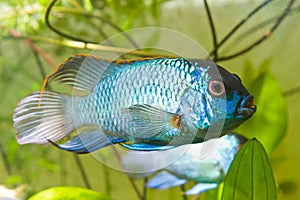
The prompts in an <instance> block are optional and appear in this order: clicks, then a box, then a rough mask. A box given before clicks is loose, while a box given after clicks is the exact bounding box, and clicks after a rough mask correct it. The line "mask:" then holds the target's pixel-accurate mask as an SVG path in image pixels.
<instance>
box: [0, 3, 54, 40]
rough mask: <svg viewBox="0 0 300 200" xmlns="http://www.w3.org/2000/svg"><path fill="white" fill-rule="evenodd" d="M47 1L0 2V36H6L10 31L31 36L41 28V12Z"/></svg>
mask: <svg viewBox="0 0 300 200" xmlns="http://www.w3.org/2000/svg"><path fill="white" fill-rule="evenodd" d="M47 4H48V1H45V0H39V1H35V0H25V1H22V0H14V1H4V2H3V1H2V2H1V1H0V7H1V12H0V35H1V36H6V35H7V34H8V32H9V31H10V30H11V29H15V30H17V31H18V32H20V33H23V34H32V33H34V32H35V31H37V30H39V29H40V28H41V26H43V12H44V10H45V7H46V5H47Z"/></svg>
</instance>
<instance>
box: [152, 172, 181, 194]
mask: <svg viewBox="0 0 300 200" xmlns="http://www.w3.org/2000/svg"><path fill="white" fill-rule="evenodd" d="M185 183H186V180H185V179H179V178H177V177H176V176H174V175H172V174H170V173H168V172H160V173H158V174H157V175H156V176H154V177H153V178H152V179H151V180H150V181H148V182H147V183H146V187H148V188H154V189H159V190H164V189H168V188H170V187H175V186H179V185H183V184H185Z"/></svg>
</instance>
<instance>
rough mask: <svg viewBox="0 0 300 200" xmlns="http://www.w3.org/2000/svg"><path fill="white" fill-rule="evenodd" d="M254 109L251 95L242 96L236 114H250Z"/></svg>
mask: <svg viewBox="0 0 300 200" xmlns="http://www.w3.org/2000/svg"><path fill="white" fill-rule="evenodd" d="M255 111H256V105H255V104H254V102H253V96H252V95H248V96H246V97H245V98H243V99H242V100H241V102H240V105H239V107H238V108H237V114H238V115H242V116H249V117H250V116H252V115H253V114H254V113H255Z"/></svg>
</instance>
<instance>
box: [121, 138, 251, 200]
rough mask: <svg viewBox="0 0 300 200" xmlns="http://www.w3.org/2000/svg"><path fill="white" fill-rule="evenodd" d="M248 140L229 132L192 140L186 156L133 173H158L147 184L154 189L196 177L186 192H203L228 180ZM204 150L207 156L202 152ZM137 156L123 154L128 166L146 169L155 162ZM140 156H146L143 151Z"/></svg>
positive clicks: (128, 167)
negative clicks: (232, 165)
mask: <svg viewBox="0 0 300 200" xmlns="http://www.w3.org/2000/svg"><path fill="white" fill-rule="evenodd" d="M246 141H247V139H246V138H244V137H242V136H239V135H237V134H228V135H225V136H223V137H221V138H217V139H211V140H209V141H206V142H203V143H198V144H192V145H190V147H189V148H188V150H187V151H186V152H184V153H183V154H182V156H180V157H179V158H178V159H177V160H176V161H174V162H173V163H171V164H170V165H168V166H166V167H165V168H162V169H159V170H156V171H154V172H148V173H139V174H135V173H129V175H130V176H132V177H134V178H143V177H148V176H150V175H153V174H155V175H154V176H153V177H152V178H151V179H150V180H149V181H148V182H147V183H146V186H147V187H149V188H154V189H168V188H170V187H174V186H179V185H183V184H185V183H187V182H188V181H194V182H196V183H197V184H196V185H195V186H194V187H193V188H191V189H190V190H188V191H187V192H186V194H190V195H192V194H199V193H201V192H204V191H206V190H208V189H213V188H216V187H217V186H218V185H219V184H220V183H221V182H222V181H223V180H224V178H225V176H226V174H227V172H228V170H229V167H230V165H231V163H232V161H233V159H234V157H235V155H236V153H237V152H238V150H239V149H240V147H241V146H242V145H243V144H244V143H245V142H246ZM167 151H170V150H167ZM201 153H202V154H205V156H201ZM140 154H142V153H140ZM170 154H171V152H170ZM136 158H137V157H132V156H131V155H130V154H129V153H128V154H125V155H124V156H123V157H122V164H123V166H124V168H125V170H127V171H133V170H131V168H133V169H137V168H140V169H146V168H147V166H149V165H153V163H151V161H152V160H153V159H149V158H147V159H136ZM138 158H142V155H139V157H138Z"/></svg>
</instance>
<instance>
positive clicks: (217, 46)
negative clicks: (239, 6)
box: [210, 0, 273, 55]
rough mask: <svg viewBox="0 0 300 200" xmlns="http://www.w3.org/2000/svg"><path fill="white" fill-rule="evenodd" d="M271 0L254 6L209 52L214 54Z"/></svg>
mask: <svg viewBox="0 0 300 200" xmlns="http://www.w3.org/2000/svg"><path fill="white" fill-rule="evenodd" d="M271 1H273V0H267V1H264V2H263V3H261V4H260V5H258V6H257V7H256V8H254V9H253V10H252V11H251V12H250V13H249V14H248V15H247V16H246V17H245V18H243V19H242V20H241V21H240V22H239V23H238V24H237V25H236V26H235V27H233V29H231V31H229V32H228V33H227V35H226V36H225V37H224V38H223V39H222V40H221V42H219V43H218V44H217V45H216V46H215V47H214V50H213V51H211V52H210V55H215V54H216V53H217V51H218V49H219V48H220V47H221V46H222V45H223V44H224V43H225V42H226V41H227V40H228V39H229V38H230V37H232V36H233V35H234V33H236V32H237V31H238V30H239V29H240V28H241V27H242V25H243V24H245V23H246V22H247V21H248V20H249V19H250V18H251V17H253V16H254V14H256V13H257V12H258V11H259V10H260V9H262V8H264V7H265V6H266V5H267V4H268V3H270V2H271Z"/></svg>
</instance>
